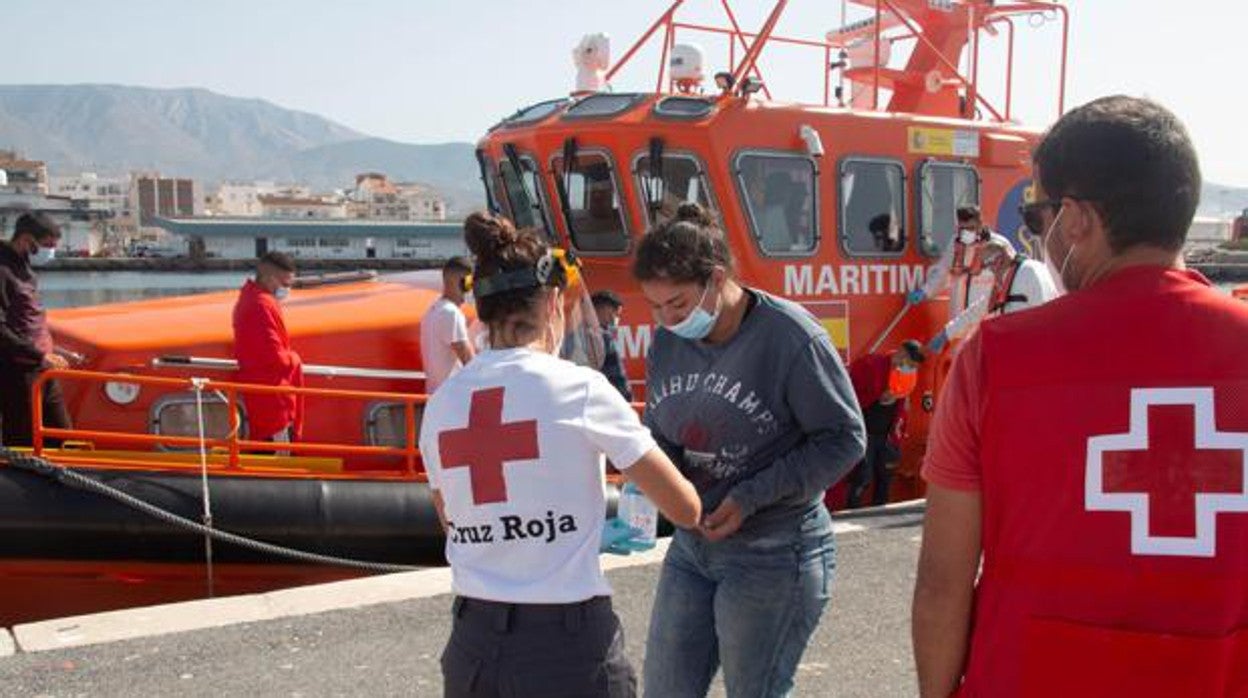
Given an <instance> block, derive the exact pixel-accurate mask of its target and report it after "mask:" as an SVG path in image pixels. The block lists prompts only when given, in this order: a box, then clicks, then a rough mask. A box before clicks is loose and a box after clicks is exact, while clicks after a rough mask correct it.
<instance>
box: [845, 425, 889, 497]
mask: <svg viewBox="0 0 1248 698" xmlns="http://www.w3.org/2000/svg"><path fill="white" fill-rule="evenodd" d="M887 453H888V435H887V434H867V452H866V455H864V456H863V457H862V460H861V461H859V462H858V465H857V466H855V467H854V470H853V472H851V473H850V474H849V496H848V497H847V498H846V501H845V504H846V506H849V507H856V506H859V505H860V504H861V503H862V495H863V494H865V493H866V491H867V484H868V483H873V484H874V485H875V487H874V488H873V489H872V491H871V504H872V506H877V507H878V506H880V505H882V504H887V503H888V485H889V482H890V481H891V480H892V479H893V471H891V470H889V469H888V458H887Z"/></svg>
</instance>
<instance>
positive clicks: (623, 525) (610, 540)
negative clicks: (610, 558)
mask: <svg viewBox="0 0 1248 698" xmlns="http://www.w3.org/2000/svg"><path fill="white" fill-rule="evenodd" d="M640 534H641V531H639V530H637V529H635V528H633V527H632V526H629V525H628V522H627V521H625V520H624V519H621V518H620V517H618V516H617V517H614V518H610V519H607V520H606V522H605V523H603V525H602V538H601V539H600V540H599V543H598V552H602V553H611V554H613V555H630V554H632V553H635V552H640V551H642V550H649V549H650V548H653V547H654V543H650V542H644V541H639V540H637V539H636V538H637V536H638V535H640Z"/></svg>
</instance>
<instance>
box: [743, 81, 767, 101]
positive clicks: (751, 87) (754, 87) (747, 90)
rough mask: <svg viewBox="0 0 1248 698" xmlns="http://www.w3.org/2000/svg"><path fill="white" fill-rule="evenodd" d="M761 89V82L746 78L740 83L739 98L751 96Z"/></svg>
mask: <svg viewBox="0 0 1248 698" xmlns="http://www.w3.org/2000/svg"><path fill="white" fill-rule="evenodd" d="M761 89H763V81H762V80H759V79H758V78H755V77H748V78H745V79H743V80H742V81H741V96H742V97H745V96H747V95H752V94H754V93H755V92H758V91H759V90H761Z"/></svg>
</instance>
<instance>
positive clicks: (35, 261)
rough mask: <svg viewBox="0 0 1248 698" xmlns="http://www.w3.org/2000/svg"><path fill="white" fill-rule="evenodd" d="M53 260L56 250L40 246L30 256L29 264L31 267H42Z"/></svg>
mask: <svg viewBox="0 0 1248 698" xmlns="http://www.w3.org/2000/svg"><path fill="white" fill-rule="evenodd" d="M54 259H56V248H55V247H44V246H42V245H40V246H39V249H37V250H35V253H34V254H32V255H31V256H30V263H31V265H32V266H36V267H42V266H43V265H45V264H47V263H49V262H51V261H52V260H54Z"/></svg>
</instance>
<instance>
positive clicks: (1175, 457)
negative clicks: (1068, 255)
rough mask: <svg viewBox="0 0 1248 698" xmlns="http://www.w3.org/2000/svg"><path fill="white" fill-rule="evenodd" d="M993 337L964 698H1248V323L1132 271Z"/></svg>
mask: <svg viewBox="0 0 1248 698" xmlns="http://www.w3.org/2000/svg"><path fill="white" fill-rule="evenodd" d="M980 332H981V341H982V344H981V346H980V347H979V352H978V357H977V359H976V358H968V359H967V360H966V369H967V370H968V371H969V372H971V373H975V374H977V375H978V381H979V386H980V387H979V388H978V393H979V397H978V399H977V400H974V401H973V404H971V405H968V408H969V409H970V410H971V411H972V412H973V413H974V419H975V420H976V421H977V423H978V424H979V425H981V426H980V427H979V428H978V435H977V437H976V438H975V441H976V442H977V443H975V448H976V449H977V452H978V461H979V463H980V464H981V478H982V482H981V496H982V502H983V554H984V558H983V572H982V574H981V576H980V579H979V583H978V587H977V589H976V595H975V606H974V620H973V623H972V627H973V631H972V635H971V645H970V655H969V658H968V665H967V670H966V679H965V683H964V685H963V691H962V692H963V694H964V695H966V696H976V697H978V696H993V697H995V696H1033V695H1034V696H1062V697H1063V698H1078V697H1082V696H1110V695H1115V696H1133V697H1136V698H1141V697H1143V698H1152V697H1157V698H1160V697H1161V696H1202V697H1203V696H1211V697H1214V696H1246V695H1248V482H1246V478H1248V305H1245V304H1244V303H1242V302H1239V301H1235V300H1233V299H1231V298H1229V297H1227V296H1226V295H1225V294H1222V293H1219V292H1218V291H1216V290H1214V289H1213V288H1210V287H1209V284H1208V282H1207V281H1205V280H1204V278H1203V277H1201V276H1200V275H1199V274H1196V273H1194V272H1187V271H1181V270H1175V269H1162V268H1159V267H1138V268H1128V269H1125V270H1123V271H1120V272H1118V273H1116V274H1114V275H1113V276H1112V277H1110V278H1108V279H1105V280H1103V281H1101V282H1100V283H1098V284H1097V285H1095V286H1093V287H1092V288H1089V289H1087V290H1084V291H1080V292H1078V293H1075V294H1072V295H1069V296H1065V297H1063V298H1059V299H1057V300H1056V301H1053V302H1051V303H1049V304H1048V305H1045V306H1042V307H1040V308H1037V309H1033V310H1031V311H1028V312H1026V313H1020V314H1017V315H1009V316H1005V317H1002V318H995V319H991V320H989V321H987V322H985V323H984V324H983V326H982V327H981V330H980ZM967 353H968V354H970V352H969V351H968V352H967ZM972 363H973V364H974V365H971V364H972Z"/></svg>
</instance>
